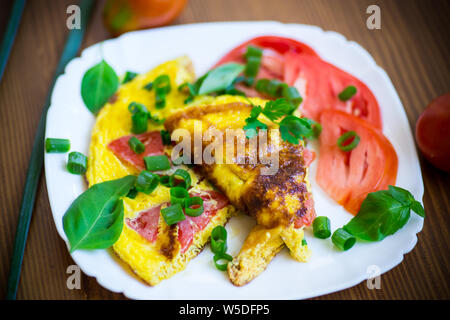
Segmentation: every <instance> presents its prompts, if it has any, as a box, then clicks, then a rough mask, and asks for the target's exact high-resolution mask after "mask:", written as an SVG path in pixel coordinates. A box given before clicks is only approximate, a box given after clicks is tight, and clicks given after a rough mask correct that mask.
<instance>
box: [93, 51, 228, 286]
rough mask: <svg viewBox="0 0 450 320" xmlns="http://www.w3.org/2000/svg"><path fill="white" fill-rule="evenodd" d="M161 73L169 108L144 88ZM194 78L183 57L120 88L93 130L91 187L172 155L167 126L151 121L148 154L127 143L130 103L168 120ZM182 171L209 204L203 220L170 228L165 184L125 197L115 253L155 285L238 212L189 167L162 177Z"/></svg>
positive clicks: (181, 265)
mask: <svg viewBox="0 0 450 320" xmlns="http://www.w3.org/2000/svg"><path fill="white" fill-rule="evenodd" d="M162 74H167V75H168V76H169V78H170V82H171V87H172V90H171V92H170V93H169V94H167V96H166V107H165V108H164V109H156V108H155V93H154V92H153V91H148V90H145V89H144V86H145V85H146V84H148V83H149V82H152V81H153V80H154V79H155V78H156V77H157V76H159V75H162ZM193 80H194V75H193V73H192V70H191V63H190V60H189V59H187V58H184V57H183V58H179V59H176V60H173V61H169V62H166V63H164V64H162V65H160V66H158V67H157V68H155V69H153V70H151V71H150V72H148V73H146V74H141V75H138V76H137V77H136V78H134V79H133V80H132V81H130V82H128V83H126V84H124V85H122V86H121V87H120V88H119V90H118V92H117V94H116V97H115V99H114V101H113V102H111V103H107V104H106V105H105V106H104V107H103V108H102V110H101V111H100V112H99V114H98V115H97V119H96V123H95V125H94V128H93V130H92V136H91V144H90V148H89V157H88V170H87V172H86V178H87V180H88V182H89V185H93V184H96V183H100V182H103V181H108V180H113V179H118V178H121V177H123V176H126V175H129V174H134V175H137V174H139V172H140V171H141V170H142V169H144V162H143V158H144V157H145V156H151V155H160V154H170V153H171V146H164V145H163V143H162V139H161V134H160V130H161V129H163V127H162V126H161V125H157V124H153V123H151V122H150V121H149V131H148V132H146V133H143V134H140V135H135V136H136V137H137V138H138V139H139V140H140V141H141V142H142V143H144V145H145V151H144V153H143V154H140V155H137V154H135V153H134V152H133V151H132V150H131V149H130V147H129V146H128V140H129V138H130V137H131V136H132V133H131V114H130V112H129V110H128V105H129V104H130V103H131V102H137V103H141V104H143V105H145V106H146V108H147V110H148V111H150V112H151V113H152V115H154V116H157V117H158V118H160V119H162V118H166V117H167V116H168V114H169V113H170V112H172V111H173V109H174V108H177V107H178V108H180V107H183V106H184V104H183V102H184V100H185V99H186V98H187V95H186V94H184V93H182V92H179V91H178V90H176V88H178V86H179V85H181V84H182V83H184V82H186V81H189V82H191V81H193ZM178 168H181V169H184V170H186V171H188V173H189V175H190V176H191V180H192V183H191V188H190V189H189V190H188V192H189V194H190V195H192V196H194V195H195V196H200V197H202V198H203V200H204V209H205V210H204V212H203V214H202V215H200V216H199V217H195V218H194V217H189V216H186V219H185V220H184V221H181V222H179V223H178V224H175V225H171V226H169V225H167V224H166V223H165V221H164V219H163V217H162V216H161V214H160V210H161V209H162V208H164V207H166V206H168V205H169V204H170V192H169V188H167V187H165V186H163V185H161V184H160V185H159V186H158V187H157V188H156V189H155V190H154V191H153V192H152V193H151V194H149V195H147V194H144V193H142V192H139V193H138V194H137V196H136V197H135V198H134V199H130V198H127V197H125V198H123V201H124V227H123V230H122V233H121V235H120V238H119V240H118V241H117V242H116V243H115V244H114V245H113V250H114V252H115V253H116V254H117V256H118V257H119V258H120V259H121V260H123V261H124V262H125V263H126V264H127V265H128V266H129V267H130V269H131V270H132V272H134V273H135V274H137V275H138V276H139V277H140V278H142V279H143V280H144V281H145V282H146V283H148V284H150V285H156V284H158V283H159V282H160V281H162V280H164V279H167V278H169V277H171V276H173V275H174V274H175V273H177V272H180V271H182V270H183V269H184V268H185V267H186V265H187V264H188V263H189V261H190V260H191V259H193V258H194V257H195V256H196V255H197V254H199V253H200V251H201V250H202V249H203V247H204V245H205V244H206V243H207V241H208V240H209V237H210V234H211V231H212V229H213V228H214V227H216V226H218V225H224V224H225V223H226V222H227V221H228V219H229V218H230V216H231V215H233V214H234V212H235V211H236V209H235V208H234V207H233V206H232V205H230V203H229V202H228V200H227V199H226V198H225V197H224V196H223V195H222V194H221V193H219V192H218V191H216V190H215V188H213V187H212V185H211V184H209V183H208V182H207V181H206V180H205V179H203V178H202V177H200V176H199V174H198V173H196V172H194V171H193V170H192V169H190V168H188V167H186V166H177V167H172V168H171V169H169V170H167V171H164V172H158V173H159V174H162V175H171V174H172V173H174V171H175V170H176V169H178Z"/></svg>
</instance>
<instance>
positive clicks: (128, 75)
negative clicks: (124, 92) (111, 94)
mask: <svg viewBox="0 0 450 320" xmlns="http://www.w3.org/2000/svg"><path fill="white" fill-rule="evenodd" d="M137 75H138V74H137V73H136V72H132V71H127V72H126V73H125V76H124V77H123V80H122V83H127V82H130V81H131V80H133V79H134V78H136V76H137Z"/></svg>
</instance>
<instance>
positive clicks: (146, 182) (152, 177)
mask: <svg viewBox="0 0 450 320" xmlns="http://www.w3.org/2000/svg"><path fill="white" fill-rule="evenodd" d="M158 183H159V176H158V175H157V174H154V173H152V172H149V171H146V170H143V171H141V173H140V174H139V175H138V177H137V179H136V183H135V187H136V190H137V191H140V192H143V193H145V194H150V193H152V192H153V191H154V190H155V189H156V187H157V186H158Z"/></svg>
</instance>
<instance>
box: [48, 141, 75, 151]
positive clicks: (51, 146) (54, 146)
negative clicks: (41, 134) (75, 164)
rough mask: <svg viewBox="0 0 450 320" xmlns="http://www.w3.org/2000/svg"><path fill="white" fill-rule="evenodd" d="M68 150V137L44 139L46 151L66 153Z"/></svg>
mask: <svg viewBox="0 0 450 320" xmlns="http://www.w3.org/2000/svg"><path fill="white" fill-rule="evenodd" d="M69 150H70V141H69V139H57V138H47V139H45V151H46V152H47V153H66V152H67V151H69Z"/></svg>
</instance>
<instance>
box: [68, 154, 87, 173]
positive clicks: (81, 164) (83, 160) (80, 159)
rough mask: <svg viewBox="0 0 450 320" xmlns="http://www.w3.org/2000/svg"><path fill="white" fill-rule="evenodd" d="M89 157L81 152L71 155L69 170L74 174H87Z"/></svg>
mask: <svg viewBox="0 0 450 320" xmlns="http://www.w3.org/2000/svg"><path fill="white" fill-rule="evenodd" d="M87 161H88V159H87V157H86V156H85V155H84V154H82V153H80V152H76V151H74V152H71V153H69V158H68V160H67V170H68V171H69V172H70V173H72V174H85V173H86V169H87Z"/></svg>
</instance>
